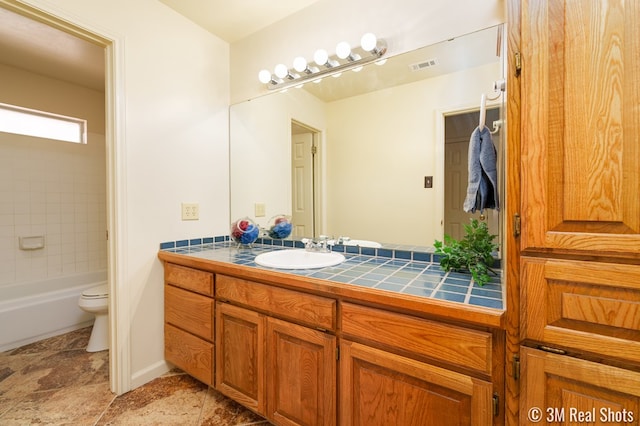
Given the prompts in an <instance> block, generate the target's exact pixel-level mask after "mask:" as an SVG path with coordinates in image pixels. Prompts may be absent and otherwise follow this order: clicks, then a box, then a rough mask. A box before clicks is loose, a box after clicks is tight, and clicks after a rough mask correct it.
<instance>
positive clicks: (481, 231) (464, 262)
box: [433, 219, 498, 286]
mask: <svg viewBox="0 0 640 426" xmlns="http://www.w3.org/2000/svg"><path fill="white" fill-rule="evenodd" d="M464 229H465V235H464V237H463V238H462V239H461V240H455V239H453V238H451V237H450V236H449V235H446V234H445V236H444V242H442V241H438V240H436V241H435V242H434V244H433V246H434V247H435V254H437V255H440V256H441V257H440V267H441V268H442V269H444V270H445V271H459V272H469V273H471V276H472V277H473V281H474V282H475V283H476V284H478V285H479V286H483V285H485V284H486V283H488V282H489V281H490V280H491V277H490V276H489V272H491V273H492V274H494V275H497V274H496V272H495V271H494V270H493V269H491V266H493V263H494V261H495V259H494V257H493V253H494V252H495V251H496V250H497V249H498V245H497V244H496V243H494V242H493V240H494V239H495V238H496V236H497V235H492V234H490V233H489V228H488V227H487V224H486V223H485V222H479V221H478V220H477V219H471V223H470V224H469V225H464Z"/></svg>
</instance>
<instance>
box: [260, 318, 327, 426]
mask: <svg viewBox="0 0 640 426" xmlns="http://www.w3.org/2000/svg"><path fill="white" fill-rule="evenodd" d="M267 342H268V343H267V348H268V350H267V383H268V385H267V387H268V394H267V407H268V417H269V418H270V419H272V420H274V421H275V422H276V423H277V424H279V425H291V426H293V425H306V426H313V425H324V426H331V425H335V424H336V363H337V361H336V351H337V348H336V338H335V336H332V335H330V334H327V333H323V332H320V331H317V330H311V329H309V328H307V327H303V326H300V325H296V324H291V323H288V322H285V321H280V320H277V319H274V318H268V319H267Z"/></svg>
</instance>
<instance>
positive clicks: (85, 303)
mask: <svg viewBox="0 0 640 426" xmlns="http://www.w3.org/2000/svg"><path fill="white" fill-rule="evenodd" d="M78 306H79V307H80V309H82V310H83V311H85V312H89V313H91V314H94V315H95V316H96V319H95V321H94V323H93V330H92V331H91V337H90V338H89V344H88V345H87V352H98V351H104V350H105V349H109V320H108V314H109V286H108V285H107V284H102V285H99V286H95V287H91V288H89V289H87V290H84V291H83V292H82V295H81V296H80V299H78Z"/></svg>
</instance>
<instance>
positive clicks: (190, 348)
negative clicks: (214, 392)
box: [164, 324, 214, 386]
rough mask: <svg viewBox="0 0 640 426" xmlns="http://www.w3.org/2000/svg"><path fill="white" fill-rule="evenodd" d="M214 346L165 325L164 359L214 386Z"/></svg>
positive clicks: (169, 325)
mask: <svg viewBox="0 0 640 426" xmlns="http://www.w3.org/2000/svg"><path fill="white" fill-rule="evenodd" d="M213 356H214V354H213V344H212V343H209V342H205V341H204V340H202V339H199V338H198V337H196V336H193V335H192V334H189V333H187V332H185V331H183V330H180V329H179V328H176V327H174V326H172V325H171V324H165V325H164V357H165V359H166V360H167V361H169V362H171V363H172V364H175V365H176V367H178V368H180V369H182V370H183V371H185V372H187V373H189V374H190V375H191V376H193V377H195V378H196V379H198V380H200V381H201V382H203V383H206V384H207V385H209V386H212V385H213V362H214V361H213V360H214V357H213Z"/></svg>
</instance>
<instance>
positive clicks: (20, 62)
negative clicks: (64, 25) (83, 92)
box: [0, 7, 105, 91]
mask: <svg viewBox="0 0 640 426" xmlns="http://www.w3.org/2000/svg"><path fill="white" fill-rule="evenodd" d="M0 63H3V64H6V65H9V66H12V67H16V68H21V69H25V70H27V71H31V72H33V73H36V74H41V75H46V76H48V77H53V78H56V79H59V80H63V81H67V82H73V83H75V84H79V85H81V86H84V87H89V88H91V89H95V90H101V91H102V90H104V68H105V66H104V49H103V48H101V47H99V46H96V45H94V44H92V43H89V42H88V41H85V40H82V39H80V38H78V37H75V36H72V35H70V34H67V33H65V32H63V31H60V30H57V29H55V28H53V27H50V26H48V25H45V24H43V23H40V22H38V21H34V20H32V19H29V18H26V17H24V16H22V15H19V14H17V13H14V12H11V11H9V10H6V9H3V8H1V7H0Z"/></svg>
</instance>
